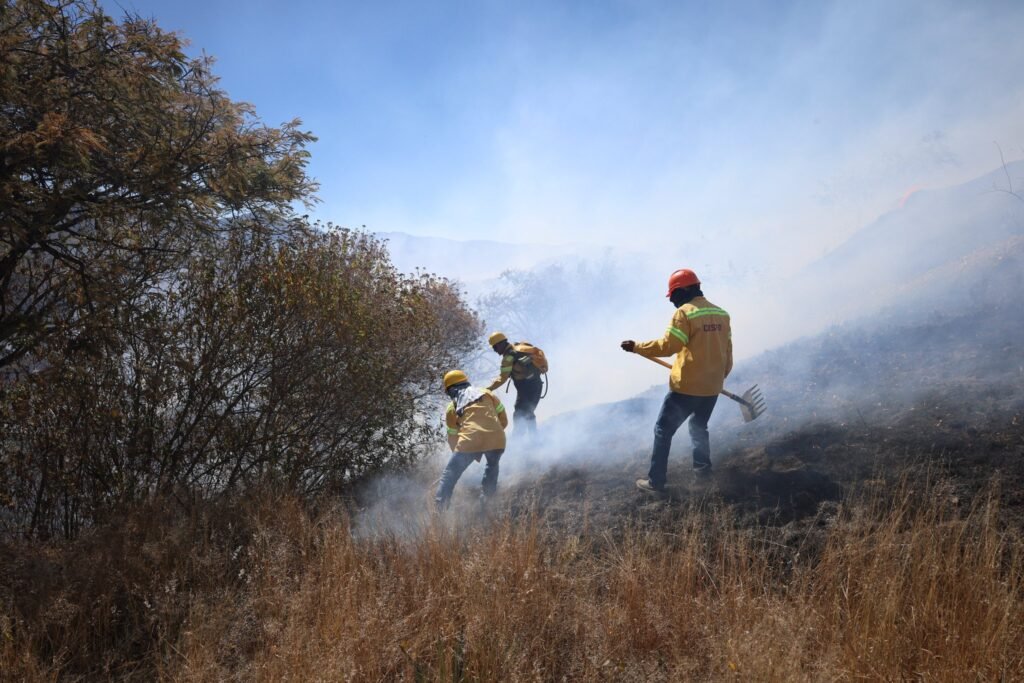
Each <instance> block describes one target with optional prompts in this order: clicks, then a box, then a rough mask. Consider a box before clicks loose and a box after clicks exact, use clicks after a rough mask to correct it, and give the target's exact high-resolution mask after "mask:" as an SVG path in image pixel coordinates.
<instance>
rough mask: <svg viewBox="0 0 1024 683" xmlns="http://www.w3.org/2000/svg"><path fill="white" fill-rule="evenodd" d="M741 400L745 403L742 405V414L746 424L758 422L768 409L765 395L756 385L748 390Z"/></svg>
mask: <svg viewBox="0 0 1024 683" xmlns="http://www.w3.org/2000/svg"><path fill="white" fill-rule="evenodd" d="M741 398H742V399H743V401H742V402H741V403H740V413H741V414H742V415H743V421H744V422H752V421H753V420H756V419H757V418H758V417H760V416H761V415H762V414H763V413H764V411H765V410H767V409H768V407H767V404H766V403H765V400H764V395H763V394H762V393H761V390H760V389H758V388H757V385H756V384H755V385H754V386H752V387H750V388H749V389H747V391H746V393H745V394H743V396H741Z"/></svg>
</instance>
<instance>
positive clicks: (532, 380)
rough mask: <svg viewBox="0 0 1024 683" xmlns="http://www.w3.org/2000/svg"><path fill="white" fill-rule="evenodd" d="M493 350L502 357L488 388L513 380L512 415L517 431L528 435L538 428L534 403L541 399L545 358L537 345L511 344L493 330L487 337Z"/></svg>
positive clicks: (492, 388) (491, 388)
mask: <svg viewBox="0 0 1024 683" xmlns="http://www.w3.org/2000/svg"><path fill="white" fill-rule="evenodd" d="M487 343H488V344H490V346H491V348H492V349H494V352H495V353H497V354H498V355H499V356H501V372H500V374H499V375H498V376H497V377H495V378H494V380H493V381H492V382H491V383H490V385H489V386H488V387H487V388H488V389H490V390H491V391H494V390H495V389H497V388H498V387H500V386H501V385H502V384H504V383H505V382H507V381H509V380H510V379H511V380H512V384H513V385H515V388H516V404H515V413H514V415H513V418H514V420H515V424H516V433H518V432H519V431H520V430H522V431H525V432H529V433H531V434H533V433H535V432H536V431H537V412H536V411H537V404H538V403H540V399H541V398H542V396H541V393H542V391H543V389H544V375H545V374H546V373H547V371H548V362H547V358H546V357H545V355H544V352H543V351H541V350H540V348H538V347H536V346H534V345H533V344H530V343H529V342H516V343H515V344H512V343H510V342H509V340H508V337H506V336H505V333H504V332H493V333H492V334H491V336H489V337H488V338H487Z"/></svg>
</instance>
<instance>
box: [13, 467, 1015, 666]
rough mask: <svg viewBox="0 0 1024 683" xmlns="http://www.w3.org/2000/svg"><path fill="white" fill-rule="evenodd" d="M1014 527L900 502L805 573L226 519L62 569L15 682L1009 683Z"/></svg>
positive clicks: (770, 548)
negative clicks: (912, 682)
mask: <svg viewBox="0 0 1024 683" xmlns="http://www.w3.org/2000/svg"><path fill="white" fill-rule="evenodd" d="M997 503H998V496H997V495H996V494H995V493H992V494H991V495H990V496H989V498H988V499H987V502H986V503H985V504H983V505H980V506H978V507H977V508H976V509H973V510H968V511H961V510H959V509H958V508H957V506H956V505H955V504H953V503H952V502H950V497H949V496H948V495H947V494H946V492H945V491H944V490H943V489H942V487H941V486H938V485H928V486H927V487H925V488H924V489H923V490H919V491H917V492H913V491H911V490H910V488H909V487H904V489H902V490H901V491H899V492H898V493H897V494H895V495H892V496H891V497H889V498H887V499H883V498H881V497H877V498H874V499H870V500H860V501H850V502H848V503H846V504H845V505H844V507H843V508H842V510H841V512H840V514H839V515H837V516H835V517H832V518H829V519H821V520H818V521H819V522H821V525H820V526H819V527H818V528H819V529H824V532H823V533H825V534H826V535H827V540H826V541H825V542H824V543H823V544H822V545H821V546H820V547H819V548H818V549H817V550H814V551H809V552H808V551H807V549H808V548H810V547H812V545H813V544H807V545H803V546H800V548H799V549H800V550H801V552H800V553H797V552H796V548H794V547H789V546H785V545H784V544H778V543H776V542H775V541H774V540H773V538H772V536H771V531H770V530H769V529H767V528H761V529H744V528H742V527H740V526H739V525H737V524H736V521H735V520H734V519H732V518H731V516H730V515H729V513H728V510H727V509H725V508H723V509H717V510H716V509H715V508H713V507H710V506H705V507H703V508H698V507H694V509H693V510H692V511H691V512H690V513H689V514H688V515H686V516H685V517H684V518H683V521H682V522H679V521H677V522H676V524H675V526H673V527H671V528H668V527H665V526H664V525H660V524H657V523H655V524H651V523H650V522H651V520H642V519H637V520H634V523H633V525H632V526H630V527H629V528H627V529H624V530H607V531H606V530H593V531H590V532H587V533H586V534H583V535H574V536H569V535H565V534H564V533H562V532H560V531H559V530H558V529H557V528H552V527H550V526H548V525H546V523H545V521H544V519H543V517H542V516H539V515H524V516H521V517H519V518H518V519H514V518H510V517H504V518H500V519H498V520H496V521H491V522H480V523H478V524H477V523H472V524H461V523H460V521H459V520H452V519H425V520H423V531H422V533H421V534H420V535H419V536H417V537H415V538H413V539H411V540H410V539H401V538H398V537H395V536H378V537H375V538H369V539H359V538H355V537H353V535H352V534H351V533H350V532H349V524H348V521H347V519H346V518H345V517H344V515H340V514H337V513H332V514H329V515H325V516H323V515H322V516H319V517H312V516H310V515H309V514H308V513H306V512H304V511H303V508H302V507H301V506H300V505H299V504H298V503H295V502H290V501H289V500H287V499H277V500H263V501H260V502H258V503H252V502H250V503H249V504H247V505H246V506H243V507H241V508H236V509H235V510H234V511H233V512H231V513H230V514H228V513H225V514H219V513H218V514H219V516H218V518H217V522H216V523H215V524H214V526H216V527H217V528H218V529H219V531H217V532H216V533H213V532H211V531H209V529H210V527H209V526H208V525H209V524H211V523H213V520H214V517H213V516H212V515H210V514H207V515H200V516H198V517H192V518H189V519H187V520H186V519H182V520H178V521H177V522H175V524H174V525H173V527H172V528H170V529H167V528H164V530H163V531H162V532H161V533H160V534H156V533H155V528H156V527H157V526H160V525H159V524H155V526H154V531H151V532H149V533H147V532H145V531H144V530H143V528H142V527H132V526H131V525H129V526H128V527H126V528H127V529H128V531H125V532H124V534H126V535H133V534H134V536H133V537H132V540H133V542H138V547H140V548H142V549H143V552H142V553H138V554H132V553H130V552H125V551H124V550H121V551H116V552H120V553H122V554H121V555H120V556H118V557H117V558H116V562H113V563H111V564H110V565H109V566H108V565H106V564H104V563H102V562H101V561H100V560H99V557H100V555H101V554H103V553H99V552H98V551H97V552H96V554H93V555H90V554H89V553H88V552H87V551H88V550H89V549H90V548H94V547H98V546H99V545H100V544H101V541H102V543H107V544H113V545H112V548H113V549H115V550H116V548H119V547H124V546H118V545H117V544H116V543H114V541H113V536H116V534H114V535H113V536H111V537H110V538H106V539H100V538H99V537H97V538H96V539H95V541H94V546H89V545H88V544H86V545H83V546H82V547H78V548H76V549H75V552H76V553H77V558H78V559H77V560H76V561H75V562H74V565H73V566H74V569H72V568H71V564H70V562H69V559H70V556H65V558H64V559H65V562H68V564H65V565H64V569H65V571H66V572H69V573H70V574H71V575H73V576H75V577H78V578H76V579H75V580H74V581H71V582H70V583H67V584H66V585H65V584H61V582H59V581H55V580H54V581H50V582H49V583H46V582H43V583H42V584H40V585H41V586H43V588H42V589H40V590H39V591H37V594H36V595H35V596H34V597H28V596H22V599H21V600H20V602H18V601H16V608H17V609H15V611H14V615H15V616H14V617H13V619H11V618H8V620H7V621H6V622H5V626H4V628H5V629H7V632H8V633H9V634H10V635H9V636H8V637H7V639H6V640H5V643H4V646H3V651H2V659H0V666H3V667H4V669H5V670H8V671H16V672H18V673H19V675H23V676H26V677H30V678H47V677H62V676H74V675H97V674H113V675H117V676H124V675H126V674H131V673H133V672H134V673H136V674H137V675H138V676H139V677H159V678H164V679H172V680H224V679H237V680H253V679H266V680H279V679H285V678H287V679H294V680H562V679H566V680H616V681H618V680H686V679H708V678H710V679H723V678H732V677H739V678H746V679H754V680H777V681H790V680H854V679H862V678H868V679H876V680H877V679H900V678H911V677H924V678H928V679H934V680H949V681H954V680H976V679H981V680H998V679H1002V680H1009V679H1012V678H1013V677H1014V676H1015V675H1016V672H1017V671H1019V670H1021V667H1022V666H1024V662H1022V654H1021V653H1022V652H1024V626H1022V624H1024V604H1022V594H1021V578H1022V570H1024V563H1022V560H1021V555H1020V552H1019V551H1018V550H1017V546H1016V545H1015V538H1016V537H1015V535H1013V534H1012V533H1010V532H1007V531H1006V530H1004V529H1001V528H1000V525H999V523H998V522H997V515H996V513H997ZM225 519H227V520H230V521H227V522H226V521H224V520H225ZM203 520H205V521H203ZM677 520H678V518H677ZM204 525H207V526H204ZM225 525H226V526H225ZM228 528H230V529H232V530H233V531H232V534H233V535H232V534H228V535H225V529H228ZM140 534H141V536H140ZM149 534H153V535H152V536H150V535H149ZM161 537H162V538H165V539H166V540H165V541H163V542H157V546H158V547H160V548H162V549H163V550H162V551H161V552H159V553H157V555H156V557H157V559H149V560H147V559H145V558H152V557H154V555H153V554H152V553H153V552H155V551H146V550H145V549H146V548H148V547H150V546H149V545H147V540H148V541H150V542H156V539H157V538H161ZM121 543H124V541H121ZM235 543H239V544H240V545H239V546H237V547H233V545H234V544H235ZM69 550H70V549H69ZM115 550H111V549H108V550H107V551H106V554H107V555H108V556H110V555H111V554H112V553H115ZM52 562H54V560H52V559H51V563H52ZM121 563H124V565H125V566H121ZM89 567H92V569H89ZM101 567H107V570H106V571H107V572H108V574H104V573H103V571H102V570H101ZM89 572H95V580H94V581H91V582H90V581H88V580H84V578H82V577H85V576H87V575H90V574H89ZM104 577H105V578H104ZM171 580H176V581H179V582H181V583H179V584H176V585H178V586H179V587H178V588H177V589H175V590H172V591H170V592H169V593H168V592H167V591H166V590H165V591H164V594H163V595H166V596H167V597H166V598H162V597H161V594H160V590H161V587H162V586H165V585H166V584H167V582H168V581H171ZM59 584H60V585H64V590H58V585H59ZM100 585H103V586H105V587H106V588H105V589H104V590H99V588H98V587H99V586H100ZM185 585H188V586H189V588H188V589H185V588H183V586H185ZM104 591H106V592H104ZM44 593H45V594H46V599H45V600H42V597H43V594H44ZM108 595H109V596H115V595H117V596H120V597H103V596H108ZM143 596H145V597H146V599H145V600H143ZM150 596H152V597H150ZM101 598H102V599H101ZM161 599H163V600H164V602H159V601H160V600H161ZM61 600H63V602H61ZM153 600H157V601H158V602H155V603H154V602H153ZM147 602H148V605H147ZM27 603H32V604H34V605H35V609H34V611H30V610H28V609H27V608H26V607H25V605H26V604H27ZM154 605H155V606H154ZM111 606H117V607H118V609H121V610H124V614H127V612H129V611H131V610H134V613H133V616H132V618H130V619H129V618H128V617H127V616H122V617H120V618H119V619H114V618H113V617H111V616H109V614H110V613H111ZM62 610H63V612H62ZM8 613H9V612H8ZM61 614H64V615H65V616H59V615H61ZM67 615H71V616H67ZM97 623H99V624H100V626H101V629H100V630H99V631H93V630H92V629H93V628H94V626H95V625H96V624H97ZM12 624H13V629H12V627H11V625H12ZM133 629H135V630H133ZM140 629H141V631H140ZM140 632H141V633H143V634H145V635H144V637H142V638H139V637H138V633H140ZM132 634H135V636H136V637H135V638H134V639H133V638H132V637H131V636H132Z"/></svg>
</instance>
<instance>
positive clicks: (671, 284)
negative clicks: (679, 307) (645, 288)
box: [665, 268, 700, 297]
mask: <svg viewBox="0 0 1024 683" xmlns="http://www.w3.org/2000/svg"><path fill="white" fill-rule="evenodd" d="M699 284H700V280H698V279H697V274H696V273H695V272H693V271H692V270H690V269H689V268H680V269H679V270H677V271H676V272H674V273H672V274H671V275H669V276H668V294H666V295H665V296H666V297H669V296H672V292H673V291H674V290H677V289H683V288H684V287H692V286H693V285H699Z"/></svg>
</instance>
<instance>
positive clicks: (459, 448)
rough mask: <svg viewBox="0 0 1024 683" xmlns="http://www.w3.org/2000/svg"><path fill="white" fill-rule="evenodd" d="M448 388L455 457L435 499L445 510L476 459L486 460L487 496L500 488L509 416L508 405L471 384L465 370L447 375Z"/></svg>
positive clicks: (450, 442)
mask: <svg viewBox="0 0 1024 683" xmlns="http://www.w3.org/2000/svg"><path fill="white" fill-rule="evenodd" d="M444 391H445V393H446V394H447V395H448V397H449V398H450V399H451V403H449V404H448V408H447V410H446V411H445V424H446V425H447V428H448V445H449V447H451V449H452V457H451V458H450V459H449V460H448V465H447V466H446V467H445V468H444V472H442V473H441V482H440V484H439V485H438V488H437V494H436V495H435V496H434V500H435V502H436V503H437V507H438V509H441V510H444V509H445V508H447V507H448V502H449V501H450V500H451V497H452V491H453V490H454V489H455V484H456V482H458V481H459V477H461V476H462V473H463V472H465V471H466V468H467V467H469V465H470V464H471V463H472V462H473V461H476V462H479V461H480V459H481V458H483V459H484V461H485V465H484V477H483V482H482V488H483V494H482V496H483V498H484V499H486V498H488V497H490V496H492V495H494V492H495V491H496V490H497V488H498V461H499V460H501V455H502V453H504V452H505V428H506V427H507V426H508V415H506V414H505V406H503V405H502V404H501V401H499V400H498V397H497V396H495V395H494V394H492V393H491V392H490V391H489V390H488V389H480V388H477V387H474V386H472V385H471V384H470V383H469V377H467V376H466V373H464V372H463V371H462V370H451V371H450V372H448V373H446V374H445V376H444Z"/></svg>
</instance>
